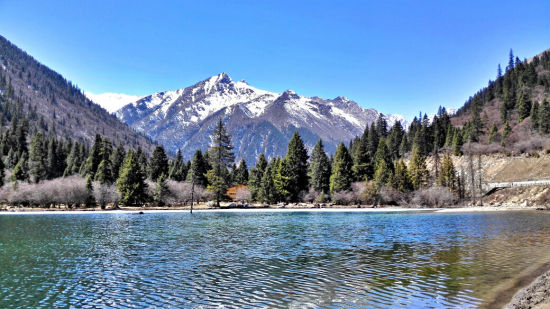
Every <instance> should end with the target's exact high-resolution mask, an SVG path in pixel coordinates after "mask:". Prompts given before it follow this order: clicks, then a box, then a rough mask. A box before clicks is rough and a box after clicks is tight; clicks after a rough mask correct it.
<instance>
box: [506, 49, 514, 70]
mask: <svg viewBox="0 0 550 309" xmlns="http://www.w3.org/2000/svg"><path fill="white" fill-rule="evenodd" d="M513 69H514V52H513V51H512V49H510V55H509V58H508V66H507V67H506V72H508V71H510V70H513Z"/></svg>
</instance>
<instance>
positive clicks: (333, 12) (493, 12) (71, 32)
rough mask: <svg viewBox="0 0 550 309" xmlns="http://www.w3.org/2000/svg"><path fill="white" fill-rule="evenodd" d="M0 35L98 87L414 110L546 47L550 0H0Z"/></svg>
mask: <svg viewBox="0 0 550 309" xmlns="http://www.w3.org/2000/svg"><path fill="white" fill-rule="evenodd" d="M0 34H1V35H3V36H5V37H6V38H7V39H9V40H11V41H12V42H13V43H15V44H16V45H18V46H19V47H21V48H22V49H24V50H25V51H27V52H28V53H30V54H31V55H33V56H34V57H35V58H37V59H38V60H39V61H41V62H42V63H44V64H46V65H48V66H49V67H50V68H52V69H54V70H56V71H57V72H59V73H61V74H63V75H64V76H65V77H66V78H67V79H69V80H72V81H73V82H75V83H76V84H77V85H79V87H80V88H82V89H84V90H86V91H90V92H93V93H103V92H118V93H126V94H137V95H146V94H150V93H153V92H157V91H163V90H172V89H178V88H183V87H186V86H189V85H191V84H193V83H195V82H197V81H199V80H202V79H205V78H207V77H208V76H211V75H215V74H218V73H220V72H227V73H228V74H229V75H230V76H231V77H232V78H233V79H235V80H240V79H245V80H246V81H247V82H248V83H249V84H251V85H252V86H255V87H258V88H262V89H266V90H271V91H277V92H282V91H284V90H286V89H292V90H294V91H296V92H297V93H298V94H301V95H307V96H314V95H318V96H321V97H325V98H334V97H336V96H339V95H341V96H347V97H349V98H350V99H353V100H355V101H357V102H358V103H359V104H361V105H362V106H363V107H372V108H376V109H378V110H379V111H381V112H384V113H401V114H404V115H406V116H407V117H411V116H414V115H416V114H417V113H418V111H420V110H422V111H426V112H428V113H430V112H435V111H436V109H437V107H438V106H439V105H444V106H449V107H459V106H461V105H462V103H463V102H464V101H465V100H466V99H467V98H468V96H470V95H472V94H473V93H474V92H476V91H477V90H478V89H479V88H480V87H483V86H485V85H486V84H487V82H488V80H489V79H491V78H494V76H495V74H496V68H497V64H498V63H502V64H503V66H505V63H506V62H507V57H508V51H509V49H510V48H513V49H514V53H515V54H516V55H518V56H520V58H524V57H531V56H533V55H535V54H537V53H539V52H542V51H543V50H545V49H547V48H550V1H546V0H545V1H522V2H519V1H445V0H440V1H389V0H388V1H376V2H375V1H351V0H348V1H331V2H329V1H319V0H317V1H307V0H301V1H240V0H232V1H206V0H205V1H193V2H190V1H122V0H120V1H101V0H96V1H55V0H50V1H34V0H25V1H21V0H0Z"/></svg>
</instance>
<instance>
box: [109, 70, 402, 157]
mask: <svg viewBox="0 0 550 309" xmlns="http://www.w3.org/2000/svg"><path fill="white" fill-rule="evenodd" d="M116 115H117V117H118V118H119V119H121V120H122V121H124V122H126V123H127V124H129V125H130V126H132V127H133V128H134V129H136V130H137V131H139V132H142V133H144V134H146V135H147V136H149V137H151V138H152V139H154V140H156V141H157V142H159V143H160V144H162V145H164V146H165V147H166V149H167V150H168V151H170V152H176V151H177V150H178V149H182V153H183V155H184V157H186V158H190V157H191V156H192V155H193V153H194V151H195V150H196V149H206V148H207V147H208V145H209V144H210V137H209V135H210V132H211V131H212V129H213V128H214V126H215V124H216V122H217V120H218V118H220V117H221V118H222V120H223V122H224V123H225V124H226V127H227V130H228V132H229V133H230V134H231V136H232V138H233V140H232V141H233V145H234V146H235V154H236V157H237V158H238V159H239V158H241V157H242V158H244V159H245V160H246V161H247V163H248V164H253V163H254V162H255V160H256V158H257V156H258V155H259V154H260V153H262V152H263V153H265V154H266V156H268V157H270V158H271V157H275V156H283V155H284V154H285V153H286V148H287V144H288V141H289V140H290V138H291V137H292V134H294V132H295V131H298V132H299V133H300V135H301V136H302V138H303V140H304V142H305V144H306V146H307V147H308V148H310V149H311V148H312V147H313V145H314V144H315V142H316V141H317V140H318V139H319V138H321V139H322V140H323V142H324V144H325V148H326V150H327V151H329V152H333V151H334V150H335V149H336V147H337V145H338V144H339V143H340V142H348V141H350V140H351V139H352V138H353V137H355V136H357V135H360V134H362V133H363V130H364V128H365V126H366V125H367V124H370V123H372V122H373V121H375V120H376V119H377V118H378V116H379V115H380V113H379V112H378V111H376V110H374V109H363V108H361V107H360V106H359V105H358V104H357V103H356V102H354V101H351V100H349V99H347V98H345V97H337V98H335V99H331V100H327V99H322V98H319V97H304V96H300V95H298V94H296V93H295V92H294V91H291V90H287V91H285V92H283V93H274V92H269V91H265V90H260V89H257V88H254V87H252V86H250V85H248V84H247V83H246V82H245V81H238V82H236V81H233V80H232V79H231V78H230V77H229V76H228V75H227V74H225V73H221V74H219V75H216V76H212V77H210V78H208V79H206V80H204V81H201V82H199V83H197V84H195V85H193V86H190V87H187V88H184V89H179V90H174V91H166V92H159V93H155V94H152V95H149V96H146V97H143V98H141V99H139V100H137V101H136V102H133V103H131V104H128V105H126V106H124V107H123V108H121V109H120V110H118V111H117V112H116ZM389 119H390V122H391V121H401V120H402V119H401V118H399V117H397V116H393V115H392V116H390V117H389Z"/></svg>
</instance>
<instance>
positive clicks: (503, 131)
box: [500, 120, 512, 147]
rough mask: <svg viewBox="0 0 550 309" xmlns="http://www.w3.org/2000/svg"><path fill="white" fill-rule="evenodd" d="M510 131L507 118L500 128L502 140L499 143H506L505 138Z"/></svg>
mask: <svg viewBox="0 0 550 309" xmlns="http://www.w3.org/2000/svg"><path fill="white" fill-rule="evenodd" d="M510 133H512V127H510V124H509V123H508V120H506V122H505V123H504V129H503V130H502V140H501V142H500V144H501V145H502V146H503V147H504V145H506V139H507V138H508V136H509V135H510Z"/></svg>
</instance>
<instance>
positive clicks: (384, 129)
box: [376, 114, 388, 138]
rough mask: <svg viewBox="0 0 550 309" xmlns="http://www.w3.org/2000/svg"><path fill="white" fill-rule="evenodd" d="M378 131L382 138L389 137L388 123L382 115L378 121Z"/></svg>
mask: <svg viewBox="0 0 550 309" xmlns="http://www.w3.org/2000/svg"><path fill="white" fill-rule="evenodd" d="M376 130H377V131H378V136H379V137H380V138H382V137H386V135H388V123H387V122H386V118H385V117H384V116H383V115H382V114H380V115H378V119H377V120H376Z"/></svg>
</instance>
